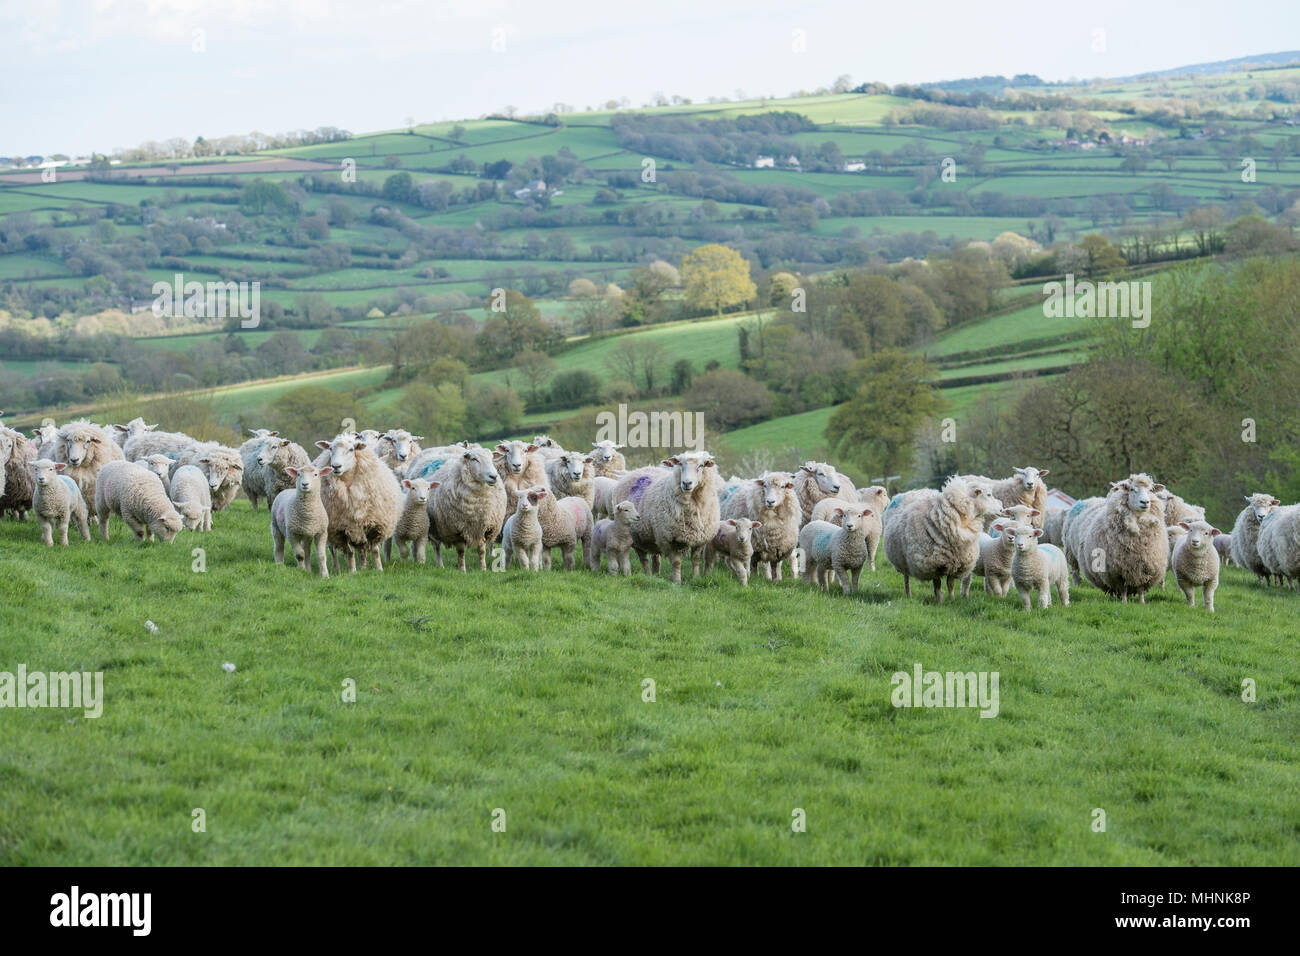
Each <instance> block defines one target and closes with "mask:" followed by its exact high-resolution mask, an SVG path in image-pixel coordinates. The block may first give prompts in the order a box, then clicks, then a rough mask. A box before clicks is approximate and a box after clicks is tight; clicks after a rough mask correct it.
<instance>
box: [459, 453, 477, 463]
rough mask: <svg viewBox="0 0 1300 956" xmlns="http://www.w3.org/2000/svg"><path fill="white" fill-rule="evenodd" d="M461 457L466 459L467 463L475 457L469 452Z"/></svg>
mask: <svg viewBox="0 0 1300 956" xmlns="http://www.w3.org/2000/svg"><path fill="white" fill-rule="evenodd" d="M460 457H461V458H464V459H465V460H466V461H469V460H470V459H471V458H473V457H474V456H473V455H472V454H470V453H469V452H465V454H463V455H461V456H460Z"/></svg>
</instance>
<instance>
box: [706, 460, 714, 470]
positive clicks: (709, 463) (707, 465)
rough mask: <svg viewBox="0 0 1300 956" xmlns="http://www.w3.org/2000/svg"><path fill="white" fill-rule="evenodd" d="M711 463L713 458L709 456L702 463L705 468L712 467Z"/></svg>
mask: <svg viewBox="0 0 1300 956" xmlns="http://www.w3.org/2000/svg"><path fill="white" fill-rule="evenodd" d="M713 464H714V462H713V459H712V458H710V459H709V460H708V461H706V462H705V463H704V467H705V468H712V467H713Z"/></svg>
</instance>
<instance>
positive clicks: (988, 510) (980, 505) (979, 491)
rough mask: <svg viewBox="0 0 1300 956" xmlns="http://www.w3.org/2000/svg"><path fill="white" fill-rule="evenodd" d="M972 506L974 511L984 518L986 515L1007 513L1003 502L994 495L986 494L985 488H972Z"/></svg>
mask: <svg viewBox="0 0 1300 956" xmlns="http://www.w3.org/2000/svg"><path fill="white" fill-rule="evenodd" d="M970 500H971V507H972V508H973V509H974V513H975V514H976V515H978V516H979V517H981V518H983V517H984V516H985V515H1001V514H1005V513H1006V509H1005V508H1004V507H1002V502H1000V501H998V499H996V498H994V497H993V496H992V495H986V494H985V493H984V489H983V488H971V489H970Z"/></svg>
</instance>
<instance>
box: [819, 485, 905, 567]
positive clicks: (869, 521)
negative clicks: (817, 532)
mask: <svg viewBox="0 0 1300 956" xmlns="http://www.w3.org/2000/svg"><path fill="white" fill-rule="evenodd" d="M890 501H891V499H890V497H889V492H888V491H886V490H885V488H884V486H883V485H872V486H871V487H870V488H859V489H858V502H857V503H860V504H864V505H867V506H868V507H869V508H870V509H871V515H870V516H869V517H867V518H866V519H865V520H864V525H865V527H866V532H867V565H868V567H870V568H871V570H872V571H875V570H876V551H877V549H878V548H879V547H880V536H881V535H882V534H884V531H885V526H884V524H883V515H884V514H885V512H886V511H887V510H888V509H889V503H890ZM852 504H854V502H851V501H845V500H844V499H843V498H823V499H822V500H821V501H819V502H817V504H815V505H813V510H812V520H813V521H829V522H830V523H831V524H833V525H836V526H838V525H839V519H837V518H835V517H834V514H835V509H836V508H845V507H846V506H850V505H852Z"/></svg>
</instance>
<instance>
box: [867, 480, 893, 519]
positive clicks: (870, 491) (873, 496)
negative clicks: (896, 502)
mask: <svg viewBox="0 0 1300 956" xmlns="http://www.w3.org/2000/svg"><path fill="white" fill-rule="evenodd" d="M861 494H862V500H863V501H865V502H868V503H869V504H870V505H871V510H872V511H874V512H875V513H876V514H882V513H883V512H884V510H885V509H886V508H888V507H889V492H888V491H886V490H885V486H884V485H872V486H871V487H870V488H864V489H863V490H862V493H861Z"/></svg>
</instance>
